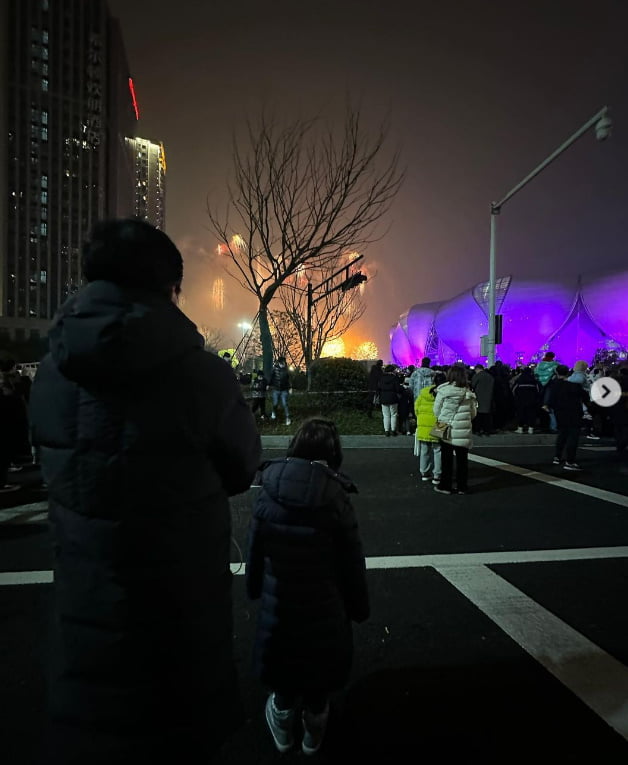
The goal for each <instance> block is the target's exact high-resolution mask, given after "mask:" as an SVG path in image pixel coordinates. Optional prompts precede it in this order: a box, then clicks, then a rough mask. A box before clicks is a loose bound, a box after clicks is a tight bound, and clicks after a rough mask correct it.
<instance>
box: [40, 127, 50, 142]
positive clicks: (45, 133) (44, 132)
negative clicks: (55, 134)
mask: <svg viewBox="0 0 628 765" xmlns="http://www.w3.org/2000/svg"><path fill="white" fill-rule="evenodd" d="M41 140H42V141H47V140H48V128H46V127H43V128H42V129H41Z"/></svg>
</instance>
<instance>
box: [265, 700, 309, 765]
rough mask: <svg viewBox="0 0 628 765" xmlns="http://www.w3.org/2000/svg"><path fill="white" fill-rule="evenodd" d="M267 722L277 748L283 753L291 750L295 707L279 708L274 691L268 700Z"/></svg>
mask: <svg viewBox="0 0 628 765" xmlns="http://www.w3.org/2000/svg"><path fill="white" fill-rule="evenodd" d="M266 722H267V723H268V728H269V730H270V732H271V733H272V736H273V739H274V740H275V746H276V747H277V749H278V750H279V751H280V752H281V753H282V754H283V753H284V752H287V751H289V750H290V749H291V748H292V746H293V744H294V733H293V730H292V729H293V727H294V709H277V707H276V706H275V694H274V693H271V694H270V696H269V697H268V699H267V700H266ZM304 751H305V750H304Z"/></svg>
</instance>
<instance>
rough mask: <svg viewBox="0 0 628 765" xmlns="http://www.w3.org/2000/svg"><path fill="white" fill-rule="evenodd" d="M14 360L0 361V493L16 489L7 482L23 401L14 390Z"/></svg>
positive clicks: (15, 380) (16, 488)
mask: <svg viewBox="0 0 628 765" xmlns="http://www.w3.org/2000/svg"><path fill="white" fill-rule="evenodd" d="M14 368H15V362H13V361H7V360H3V361H1V362H0V494H7V493H9V492H13V491H17V490H18V489H19V488H20V486H19V484H17V483H9V480H8V478H9V471H10V468H11V461H12V459H13V457H14V455H15V453H16V451H17V446H16V445H17V442H18V440H19V432H18V429H19V421H20V409H21V408H22V407H23V402H22V401H21V399H20V397H19V396H18V395H17V393H16V392H15V385H16V382H17V376H16V375H15V374H14Z"/></svg>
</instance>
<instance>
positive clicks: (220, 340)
mask: <svg viewBox="0 0 628 765" xmlns="http://www.w3.org/2000/svg"><path fill="white" fill-rule="evenodd" d="M198 331H199V333H200V334H201V335H202V336H203V340H204V341H205V350H206V351H213V353H218V351H219V350H220V349H221V348H222V347H223V345H224V344H225V336H224V334H223V333H222V331H221V330H219V329H214V328H213V327H208V326H207V325H206V324H203V325H202V326H200V327H198Z"/></svg>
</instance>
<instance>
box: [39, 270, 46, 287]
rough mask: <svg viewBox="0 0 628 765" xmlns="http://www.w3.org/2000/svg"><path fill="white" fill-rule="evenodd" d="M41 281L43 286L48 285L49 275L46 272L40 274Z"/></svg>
mask: <svg viewBox="0 0 628 765" xmlns="http://www.w3.org/2000/svg"><path fill="white" fill-rule="evenodd" d="M39 281H40V282H41V283H42V284H46V282H47V281H48V274H47V273H46V272H45V271H40V272H39Z"/></svg>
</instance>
